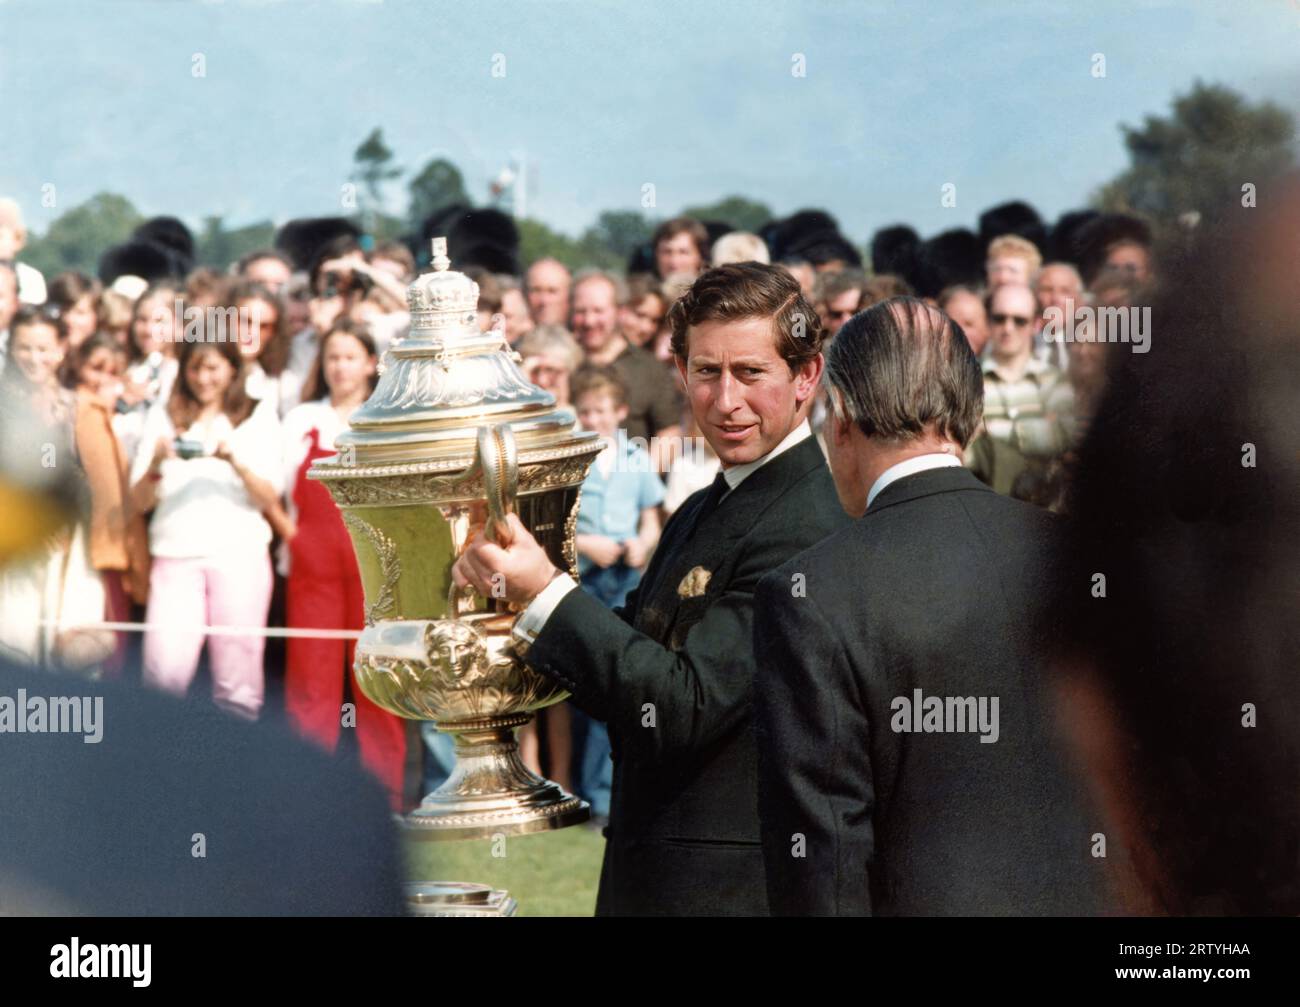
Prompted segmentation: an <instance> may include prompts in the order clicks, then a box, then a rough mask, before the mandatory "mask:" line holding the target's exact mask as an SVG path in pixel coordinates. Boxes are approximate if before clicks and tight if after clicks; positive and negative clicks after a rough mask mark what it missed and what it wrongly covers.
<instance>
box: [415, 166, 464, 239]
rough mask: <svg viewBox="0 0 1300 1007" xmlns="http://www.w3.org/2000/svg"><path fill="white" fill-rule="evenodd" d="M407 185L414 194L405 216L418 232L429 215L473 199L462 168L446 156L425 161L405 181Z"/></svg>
mask: <svg viewBox="0 0 1300 1007" xmlns="http://www.w3.org/2000/svg"><path fill="white" fill-rule="evenodd" d="M406 188H407V191H408V192H409V193H410V194H411V198H410V202H409V203H408V204H407V211H406V218H407V220H408V221H409V222H410V226H411V228H412V230H415V231H419V229H420V225H421V224H422V223H423V222H424V220H425V218H426V217H428V216H429V215H430V214H431V213H435V212H437V211H438V210H441V209H442V208H443V207H444V206H451V204H452V203H469V202H470V198H469V195H468V194H467V193H466V192H465V179H464V177H463V176H462V175H461V173H460V169H459V168H457V167H456V166H455V165H454V164H452V163H451V162H450V161H448V160H447V159H446V158H445V157H435V158H434V159H433V160H432V161H430V162H429V163H428V164H426V165H425V166H424V167H423V168H421V169H420V171H419V174H417V175H416V176H415V177H414V178H412V179H411V180H410V181H409V182H408V183H407V184H406Z"/></svg>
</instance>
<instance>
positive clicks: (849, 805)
mask: <svg viewBox="0 0 1300 1007" xmlns="http://www.w3.org/2000/svg"><path fill="white" fill-rule="evenodd" d="M826 376H827V384H828V386H829V388H828V391H829V393H830V399H831V406H832V409H833V415H832V417H831V419H830V420H829V422H828V425H827V430H826V444H827V454H828V457H829V460H830V463H831V470H832V473H833V475H834V479H835V486H836V490H837V492H838V494H839V498H840V502H841V504H842V505H843V507H844V510H845V511H846V512H847V513H848V514H849V515H850V516H852V517H855V518H857V519H858V520H856V521H855V522H854V523H853V524H851V525H850V526H849V527H847V528H845V529H844V530H842V531H840V532H839V533H837V534H835V535H833V536H831V537H830V538H828V539H826V540H825V541H823V542H822V543H821V544H819V545H817V546H814V547H813V548H812V549H810V550H808V551H807V552H805V553H803V554H801V555H799V556H797V557H795V558H794V559H792V560H791V561H790V562H788V563H786V564H785V565H784V566H782V567H781V568H780V569H778V570H776V571H774V572H773V573H772V574H770V575H768V576H767V577H765V578H764V579H763V581H762V583H761V584H760V585H759V589H758V592H757V598H756V603H755V620H754V649H755V653H756V654H757V656H758V671H757V675H756V679H755V725H756V732H757V739H758V748H759V815H760V818H761V820H762V836H763V853H764V858H765V861H766V868H767V886H768V896H769V899H770V901H771V908H772V911H773V913H776V914H790V915H795V914H809V915H862V914H869V913H876V914H882V915H895V914H923V915H940V914H1012V913H1025V914H1075V913H1083V914H1087V913H1093V912H1096V911H1098V908H1099V902H1098V893H1099V890H1100V884H1101V871H1102V867H1101V866H1100V865H1103V864H1105V860H1103V859H1100V858H1098V859H1094V858H1093V856H1092V853H1093V849H1094V846H1095V843H1096V840H1095V838H1094V834H1095V833H1097V832H1101V831H1102V829H1101V826H1100V823H1099V821H1098V820H1097V819H1096V818H1093V817H1090V816H1089V814H1088V813H1087V812H1086V811H1085V810H1084V802H1083V801H1082V799H1081V797H1080V795H1079V793H1077V789H1078V788H1077V786H1076V783H1075V781H1074V779H1073V774H1072V772H1071V771H1070V767H1069V765H1068V761H1067V759H1066V758H1065V756H1064V753H1063V751H1062V748H1061V745H1060V744H1059V743H1058V739H1057V737H1056V736H1055V732H1054V719H1055V718H1054V717H1053V709H1052V696H1051V685H1050V682H1049V680H1048V677H1047V664H1048V655H1049V650H1048V648H1049V646H1050V643H1051V640H1050V635H1051V634H1050V631H1049V630H1048V628H1047V627H1046V625H1045V623H1044V622H1043V621H1042V620H1041V619H1040V616H1041V615H1042V612H1041V609H1042V604H1043V600H1044V599H1045V598H1047V597H1048V596H1049V595H1048V588H1049V586H1050V584H1049V582H1050V573H1051V571H1050V570H1049V569H1044V567H1045V566H1046V563H1045V562H1044V560H1045V559H1046V557H1048V556H1050V555H1052V553H1051V551H1050V548H1051V547H1052V546H1053V544H1054V540H1055V536H1056V535H1057V529H1056V519H1055V518H1054V517H1053V516H1052V515H1049V514H1047V513H1046V512H1044V511H1039V510H1037V509H1034V508H1032V507H1030V506H1028V505H1026V504H1022V503H1019V502H1017V501H1013V500H1009V499H1007V498H1005V497H1002V496H999V495H997V494H996V493H994V492H993V491H992V490H990V489H989V488H988V487H987V486H985V485H983V484H982V483H981V482H979V480H977V479H976V478H975V477H974V476H973V475H972V474H971V473H970V472H968V471H967V470H966V469H964V468H962V467H961V463H960V459H961V457H962V452H963V451H964V449H965V447H966V445H967V444H968V443H969V441H970V439H971V437H972V436H973V434H974V432H975V430H976V428H977V427H978V425H979V421H980V413H981V408H982V404H983V390H982V383H981V376H980V368H979V365H978V363H977V362H976V360H975V356H974V354H973V353H972V352H971V350H970V347H969V345H968V344H967V342H966V339H965V336H964V335H963V334H962V331H961V329H960V327H958V326H957V325H956V324H955V323H954V322H952V321H951V320H950V319H949V318H948V317H947V316H946V315H944V314H943V313H942V312H941V311H939V310H937V309H935V308H931V307H929V306H927V305H925V304H924V303H922V302H921V301H917V300H914V299H912V298H894V299H892V300H889V301H886V302H884V303H882V304H879V305H877V306H875V307H873V308H871V309H870V310H868V311H865V312H863V313H861V314H859V315H857V316H855V317H854V318H853V319H851V320H850V321H849V322H847V323H846V324H845V325H844V327H843V328H842V329H841V330H840V332H839V334H838V335H837V336H836V339H835V342H834V343H833V344H832V345H831V347H830V348H829V350H828V351H827V364H826Z"/></svg>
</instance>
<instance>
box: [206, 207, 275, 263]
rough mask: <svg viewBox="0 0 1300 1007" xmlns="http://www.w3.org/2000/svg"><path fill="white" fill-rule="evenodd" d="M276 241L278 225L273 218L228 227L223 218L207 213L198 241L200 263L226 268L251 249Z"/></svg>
mask: <svg viewBox="0 0 1300 1007" xmlns="http://www.w3.org/2000/svg"><path fill="white" fill-rule="evenodd" d="M274 243H275V225H274V224H272V223H271V222H270V221H269V220H266V221H262V222H260V223H257V224H249V225H248V226H247V227H239V228H235V229H234V230H226V228H225V225H224V223H223V221H222V218H221V217H219V216H216V217H204V218H203V230H202V232H201V233H200V234H199V236H198V238H197V239H196V240H195V242H194V254H195V258H196V260H197V261H198V263H199V265H202V266H211V267H213V268H214V269H225V268H226V267H227V266H228V265H230V264H231V263H232V262H238V261H239V260H240V259H242V258H243V257H244V256H245V255H247V254H248V253H249V252H255V251H257V250H258V249H261V248H270V247H272V245H273V244H274Z"/></svg>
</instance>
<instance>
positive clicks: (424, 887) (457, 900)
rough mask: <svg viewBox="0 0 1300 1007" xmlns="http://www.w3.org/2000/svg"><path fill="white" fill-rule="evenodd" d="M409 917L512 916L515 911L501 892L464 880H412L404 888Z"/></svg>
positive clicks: (508, 897) (508, 898)
mask: <svg viewBox="0 0 1300 1007" xmlns="http://www.w3.org/2000/svg"><path fill="white" fill-rule="evenodd" d="M405 889H406V910H407V912H408V913H410V915H412V916H442V917H446V916H498V917H500V916H513V915H514V914H515V910H516V909H517V908H518V903H517V902H515V900H514V899H512V898H511V897H510V895H509V893H507V892H505V891H504V890H502V889H500V888H497V889H493V888H491V887H489V886H488V885H474V884H470V883H468V882H465V881H413V882H411V883H410V884H407V885H406V886H405Z"/></svg>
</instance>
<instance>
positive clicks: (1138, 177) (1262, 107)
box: [1096, 81, 1295, 219]
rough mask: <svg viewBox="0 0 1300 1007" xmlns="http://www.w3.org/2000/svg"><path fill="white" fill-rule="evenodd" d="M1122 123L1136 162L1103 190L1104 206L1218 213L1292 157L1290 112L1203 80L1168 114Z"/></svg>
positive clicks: (1157, 212) (1161, 214)
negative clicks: (1136, 124)
mask: <svg viewBox="0 0 1300 1007" xmlns="http://www.w3.org/2000/svg"><path fill="white" fill-rule="evenodd" d="M1120 128H1121V130H1122V131H1123V134H1124V146H1125V147H1126V148H1127V149H1128V154H1129V159H1130V161H1131V162H1132V163H1131V165H1130V166H1129V168H1128V170H1127V171H1125V172H1124V173H1123V174H1121V175H1120V176H1119V177H1118V178H1116V179H1114V180H1113V181H1111V182H1110V183H1109V184H1107V185H1106V186H1104V187H1103V188H1102V189H1101V190H1100V191H1099V192H1098V194H1097V197H1096V202H1097V204H1098V205H1099V206H1100V207H1101V208H1102V209H1103V210H1118V211H1136V212H1138V213H1144V214H1147V215H1150V216H1152V217H1155V218H1158V219H1159V218H1163V219H1168V218H1171V217H1176V216H1178V215H1179V214H1183V213H1188V212H1191V211H1198V212H1201V213H1212V212H1214V211H1215V210H1216V209H1218V208H1219V207H1222V206H1224V205H1225V203H1226V202H1228V201H1236V200H1239V199H1240V198H1241V194H1242V186H1243V185H1244V184H1245V183H1248V182H1250V183H1254V184H1256V185H1258V184H1259V183H1260V182H1261V181H1263V180H1265V179H1267V178H1269V177H1271V176H1273V175H1275V174H1277V173H1279V172H1281V171H1284V170H1286V169H1287V168H1288V167H1290V166H1291V164H1292V163H1293V162H1294V152H1293V149H1292V146H1291V141H1292V139H1293V137H1294V135H1295V122H1294V120H1293V119H1292V117H1291V115H1290V114H1289V113H1287V112H1286V111H1285V110H1284V109H1282V108H1280V107H1279V106H1277V105H1275V104H1273V103H1272V102H1269V101H1264V102H1259V103H1258V104H1252V103H1250V102H1249V101H1247V100H1246V99H1245V98H1243V97H1242V96H1241V95H1239V94H1237V93H1236V92H1235V91H1233V90H1231V89H1229V88H1227V87H1223V86H1221V85H1212V84H1203V83H1201V82H1200V81H1197V82H1196V83H1195V84H1194V85H1193V87H1192V89H1191V90H1190V91H1189V92H1187V93H1186V94H1184V95H1180V96H1178V97H1176V98H1175V99H1174V102H1173V108H1172V111H1171V114H1170V115H1168V116H1147V118H1146V121H1145V122H1144V123H1143V124H1142V125H1141V126H1140V127H1133V126H1121V127H1120Z"/></svg>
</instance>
